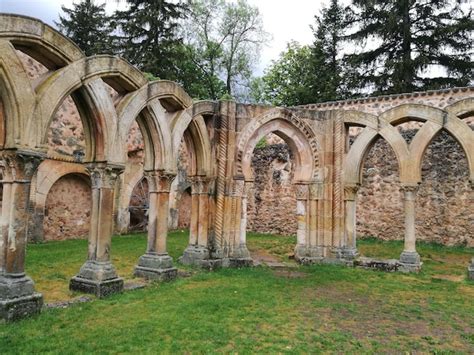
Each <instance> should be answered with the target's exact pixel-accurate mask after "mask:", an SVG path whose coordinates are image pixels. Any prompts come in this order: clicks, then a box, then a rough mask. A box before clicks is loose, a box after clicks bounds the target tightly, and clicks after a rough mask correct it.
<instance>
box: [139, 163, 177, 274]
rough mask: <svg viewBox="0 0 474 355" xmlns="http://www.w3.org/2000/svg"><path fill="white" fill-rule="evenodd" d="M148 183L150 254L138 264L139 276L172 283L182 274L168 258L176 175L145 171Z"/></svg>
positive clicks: (169, 257) (142, 257) (171, 259)
mask: <svg viewBox="0 0 474 355" xmlns="http://www.w3.org/2000/svg"><path fill="white" fill-rule="evenodd" d="M145 177H146V178H147V180H148V191H149V201H150V204H149V209H148V242H147V250H146V253H145V254H144V255H142V256H141V257H140V259H139V260H138V265H137V266H136V267H135V272H134V275H135V276H139V277H144V278H146V279H149V280H159V281H168V280H172V279H175V278H176V276H177V274H178V270H177V269H176V268H175V267H173V258H172V257H171V256H169V255H168V252H167V248H166V240H167V237H168V214H169V194H170V188H171V183H172V182H173V179H174V177H175V175H174V174H170V173H166V172H164V171H160V170H155V171H145Z"/></svg>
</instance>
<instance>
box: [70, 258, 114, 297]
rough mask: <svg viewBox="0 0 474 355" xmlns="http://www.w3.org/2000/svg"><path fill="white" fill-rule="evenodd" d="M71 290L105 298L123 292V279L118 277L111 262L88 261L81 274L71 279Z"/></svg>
mask: <svg viewBox="0 0 474 355" xmlns="http://www.w3.org/2000/svg"><path fill="white" fill-rule="evenodd" d="M69 289H70V290H71V291H78V292H84V293H90V294H93V295H96V296H97V297H99V298H103V297H107V296H109V295H112V294H114V293H119V292H122V290H123V279H122V278H120V277H118V276H117V274H116V272H115V268H114V267H113V265H112V264H111V263H110V262H99V261H92V260H88V261H86V263H85V264H84V265H83V266H82V267H81V270H80V271H79V274H78V275H77V276H74V277H73V278H72V279H71V281H70V283H69Z"/></svg>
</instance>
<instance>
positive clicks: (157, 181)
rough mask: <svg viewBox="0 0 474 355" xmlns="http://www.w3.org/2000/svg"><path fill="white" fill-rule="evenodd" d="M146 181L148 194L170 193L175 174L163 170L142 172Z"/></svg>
mask: <svg viewBox="0 0 474 355" xmlns="http://www.w3.org/2000/svg"><path fill="white" fill-rule="evenodd" d="M144 175H145V177H146V178H147V181H148V191H149V192H170V190H171V184H172V182H173V179H174V178H175V176H176V174H173V173H170V172H166V171H163V170H147V171H145V172H144Z"/></svg>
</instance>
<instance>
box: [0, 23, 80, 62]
mask: <svg viewBox="0 0 474 355" xmlns="http://www.w3.org/2000/svg"><path fill="white" fill-rule="evenodd" d="M0 38H5V39H6V40H8V41H10V42H11V43H12V44H13V45H14V46H15V48H17V49H19V50H21V51H22V52H24V53H26V54H28V55H29V56H31V57H32V58H34V59H36V60H37V61H39V62H41V63H42V64H43V65H45V66H46V67H47V68H48V69H52V70H54V69H57V68H60V67H63V66H66V65H67V64H68V63H71V62H73V61H76V60H79V59H81V58H83V57H84V53H83V52H82V51H81V50H80V49H79V47H78V46H77V45H76V44H75V43H74V42H72V41H71V40H70V39H69V38H67V37H66V36H64V35H62V34H61V33H59V32H58V31H56V30H54V29H53V28H52V27H50V26H48V25H47V24H45V23H43V22H41V21H39V20H37V19H34V18H31V17H27V16H22V15H16V14H0Z"/></svg>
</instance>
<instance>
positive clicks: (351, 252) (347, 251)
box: [341, 248, 359, 261]
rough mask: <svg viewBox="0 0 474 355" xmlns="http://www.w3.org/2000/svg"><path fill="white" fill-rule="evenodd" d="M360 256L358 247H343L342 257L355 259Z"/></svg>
mask: <svg viewBox="0 0 474 355" xmlns="http://www.w3.org/2000/svg"><path fill="white" fill-rule="evenodd" d="M358 256H359V252H358V251H357V249H356V248H342V251H341V257H342V258H343V259H345V260H351V261H353V260H354V259H356V258H357V257H358Z"/></svg>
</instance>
